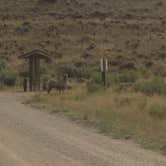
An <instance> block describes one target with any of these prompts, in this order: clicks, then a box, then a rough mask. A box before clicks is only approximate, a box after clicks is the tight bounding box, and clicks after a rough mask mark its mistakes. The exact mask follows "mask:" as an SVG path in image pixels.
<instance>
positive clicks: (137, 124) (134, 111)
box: [29, 84, 166, 153]
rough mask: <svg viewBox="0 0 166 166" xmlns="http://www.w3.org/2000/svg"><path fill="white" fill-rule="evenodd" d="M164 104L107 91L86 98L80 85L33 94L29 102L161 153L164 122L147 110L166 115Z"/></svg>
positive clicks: (161, 99)
mask: <svg viewBox="0 0 166 166" xmlns="http://www.w3.org/2000/svg"><path fill="white" fill-rule="evenodd" d="M165 101H166V96H146V95H143V94H141V93H134V92H125V93H124V92H121V93H117V92H114V91H112V90H111V89H108V90H106V91H99V92H97V93H94V94H89V93H88V92H87V91H86V88H85V85H84V84H82V85H80V84H79V85H77V84H76V85H75V88H74V89H73V90H71V91H68V92H65V93H64V94H58V93H56V92H53V93H52V94H51V95H47V94H46V93H37V94H36V95H35V96H34V97H33V98H32V99H31V100H30V101H29V102H30V103H32V104H33V105H36V106H38V107H39V108H43V107H44V108H47V109H48V110H50V112H51V113H63V114H65V115H68V116H69V117H70V118H71V119H72V120H75V121H77V122H83V123H85V124H88V125H93V126H94V127H97V128H98V129H99V131H100V132H102V133H104V134H108V135H111V136H113V137H114V138H122V139H132V140H134V141H135V142H137V143H140V144H142V145H144V147H146V148H150V149H153V150H157V151H162V152H163V153H165V146H166V132H165V130H166V119H165V118H160V117H159V116H155V115H152V114H151V110H150V109H151V108H152V107H153V106H154V105H159V106H161V107H162V108H163V110H165V111H166V103H165ZM157 111H158V110H157ZM159 111H160V110H159Z"/></svg>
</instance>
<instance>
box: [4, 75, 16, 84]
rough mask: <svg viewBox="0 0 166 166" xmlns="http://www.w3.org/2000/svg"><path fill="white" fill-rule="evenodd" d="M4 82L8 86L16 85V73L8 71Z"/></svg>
mask: <svg viewBox="0 0 166 166" xmlns="http://www.w3.org/2000/svg"><path fill="white" fill-rule="evenodd" d="M4 84H5V85H6V86H14V85H15V84H16V74H14V73H6V74H5V75H4Z"/></svg>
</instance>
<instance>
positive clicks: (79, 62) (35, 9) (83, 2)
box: [0, 0, 166, 76]
mask: <svg viewBox="0 0 166 166" xmlns="http://www.w3.org/2000/svg"><path fill="white" fill-rule="evenodd" d="M0 36H1V38H0V57H1V58H2V59H5V60H6V61H7V64H8V68H10V69H11V70H12V69H15V70H16V71H18V70H20V69H21V68H22V66H20V61H18V60H17V56H18V55H20V54H22V53H25V52H27V51H30V50H32V49H45V50H47V51H48V53H49V54H50V55H51V56H52V57H53V58H54V64H56V65H54V66H56V67H57V66H58V65H60V64H68V65H69V64H72V65H73V66H75V67H77V68H80V67H87V66H90V67H93V66H94V67H96V63H98V59H99V57H101V56H107V57H109V59H110V64H111V67H112V68H111V69H112V70H119V69H125V68H127V69H128V68H130V69H138V70H140V69H141V70H148V71H152V72H153V73H155V74H160V75H164V76H165V75H166V1H164V0H116V1H115V0H102V1H101V0H14V1H6V0H1V1H0ZM21 70H22V69H21Z"/></svg>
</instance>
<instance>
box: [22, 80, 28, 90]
mask: <svg viewBox="0 0 166 166" xmlns="http://www.w3.org/2000/svg"><path fill="white" fill-rule="evenodd" d="M23 86H24V92H27V90H28V80H27V78H25V79H24V83H23Z"/></svg>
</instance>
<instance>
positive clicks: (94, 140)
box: [0, 92, 166, 166]
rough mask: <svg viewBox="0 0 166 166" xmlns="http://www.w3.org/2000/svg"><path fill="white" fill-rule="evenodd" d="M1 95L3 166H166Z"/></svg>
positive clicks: (17, 98)
mask: <svg viewBox="0 0 166 166" xmlns="http://www.w3.org/2000/svg"><path fill="white" fill-rule="evenodd" d="M20 100H22V94H12V93H2V92H1V93H0V166H165V165H166V157H164V156H161V155H159V154H157V153H154V152H150V151H146V150H143V149H141V148H139V147H137V146H136V145H134V144H132V143H127V142H123V141H117V140H111V139H110V138H107V137H105V136H102V135H100V134H97V133H96V132H95V131H90V130H87V129H84V128H82V127H79V126H77V125H75V124H73V123H72V122H70V121H68V120H66V119H65V118H60V117H56V116H52V115H49V114H48V113H45V112H42V111H38V110H34V109H32V108H30V107H28V106H25V105H23V104H21V101H20Z"/></svg>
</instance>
